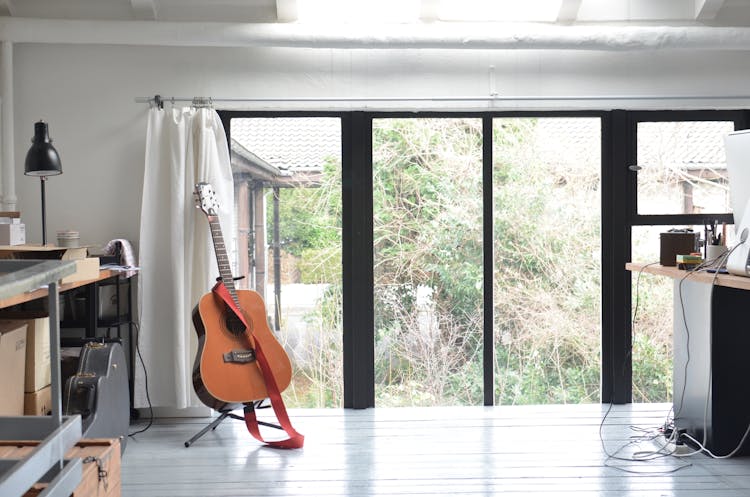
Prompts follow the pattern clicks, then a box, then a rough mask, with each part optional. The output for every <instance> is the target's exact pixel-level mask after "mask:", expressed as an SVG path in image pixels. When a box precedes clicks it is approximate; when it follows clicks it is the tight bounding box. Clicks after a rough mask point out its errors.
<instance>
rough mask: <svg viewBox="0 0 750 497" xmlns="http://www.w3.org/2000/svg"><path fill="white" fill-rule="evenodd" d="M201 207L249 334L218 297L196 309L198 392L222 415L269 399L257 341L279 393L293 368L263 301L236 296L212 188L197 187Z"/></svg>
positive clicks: (253, 295) (247, 294) (242, 293)
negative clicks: (239, 407)
mask: <svg viewBox="0 0 750 497" xmlns="http://www.w3.org/2000/svg"><path fill="white" fill-rule="evenodd" d="M194 195H195V201H196V206H197V207H198V208H199V209H200V210H201V211H203V213H204V214H206V216H207V218H208V224H209V227H210V229H211V238H212V240H213V245H214V252H215V254H216V261H217V262H218V266H219V277H220V280H221V283H223V284H224V286H225V287H226V289H227V291H228V292H229V294H230V295H231V298H232V301H233V302H234V304H235V305H236V306H237V307H238V308H239V310H240V311H241V313H242V315H243V317H244V320H245V322H246V323H247V324H248V328H246V327H245V325H244V324H243V323H242V321H241V320H240V319H239V318H238V317H237V315H236V314H235V313H234V312H233V311H232V310H231V309H230V308H229V306H228V305H227V303H226V302H224V301H223V300H222V299H221V298H219V297H218V296H217V295H216V293H215V292H209V293H207V294H205V295H204V296H203V297H201V299H200V301H199V302H198V305H196V306H195V309H193V325H194V326H195V330H196V332H197V333H198V352H197V355H196V358H195V363H194V365H193V387H194V388H195V393H196V394H197V395H198V398H199V399H200V400H201V401H202V402H203V403H204V404H206V405H207V406H208V407H211V408H212V409H215V410H217V411H220V410H222V409H225V408H230V409H231V408H232V407H231V404H244V403H248V402H253V401H258V400H263V399H265V398H267V397H268V392H267V390H266V382H265V381H264V378H263V373H262V372H261V369H260V365H259V364H258V361H257V360H256V355H255V349H256V341H259V342H260V343H259V346H260V347H261V348H262V350H263V353H264V355H265V357H266V360H267V361H268V365H269V367H270V369H271V371H272V372H273V376H274V378H275V380H276V384H277V386H278V389H279V392H282V391H284V390H285V389H286V388H287V387H288V386H289V383H290V382H291V380H292V365H291V362H290V361H289V356H287V354H286V351H285V350H284V347H283V346H282V345H281V344H280V343H279V342H278V340H277V339H276V337H275V336H274V334H273V333H272V332H271V330H270V328H269V327H268V321H267V319H266V306H265V303H264V302H263V298H262V297H261V296H260V295H259V294H258V292H255V291H253V290H236V289H235V287H234V278H233V277H232V270H231V268H230V265H229V257H228V256H227V251H226V246H225V245H224V238H223V236H222V234H221V224H220V223H219V216H218V214H217V208H218V202H217V200H216V194H215V193H214V191H213V188H212V187H211V185H210V184H208V183H198V184H197V185H195V192H194Z"/></svg>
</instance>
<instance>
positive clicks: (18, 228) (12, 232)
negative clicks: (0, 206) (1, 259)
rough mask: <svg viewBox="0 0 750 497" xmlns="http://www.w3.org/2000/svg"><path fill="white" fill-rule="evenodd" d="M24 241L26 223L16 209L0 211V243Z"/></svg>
mask: <svg viewBox="0 0 750 497" xmlns="http://www.w3.org/2000/svg"><path fill="white" fill-rule="evenodd" d="M24 243H26V225H25V224H23V223H22V222H21V213H20V212H18V211H0V245H23V244H24Z"/></svg>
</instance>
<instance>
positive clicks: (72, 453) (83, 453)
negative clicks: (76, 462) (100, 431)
mask: <svg viewBox="0 0 750 497" xmlns="http://www.w3.org/2000/svg"><path fill="white" fill-rule="evenodd" d="M36 445H38V442H36V441H28V440H10V441H7V440H3V441H0V459H21V458H23V457H26V456H27V455H29V454H30V453H31V451H32V450H33V449H34V447H35V446H36ZM120 458H121V455H120V441H119V440H118V439H116V438H113V439H109V438H91V439H83V440H81V441H80V442H78V443H77V444H76V445H75V447H73V448H72V449H70V450H69V451H68V453H67V454H65V459H82V460H83V461H84V462H83V470H82V475H81V482H80V483H79V484H78V486H77V487H76V489H75V490H74V491H73V493H72V494H71V497H120V495H122V485H121V478H120V466H121V460H120ZM46 487H47V485H46V484H45V483H35V484H34V485H33V486H32V487H31V488H30V489H29V490H27V491H26V493H25V494H24V497H36V496H38V495H39V494H40V493H41V492H42V491H43V490H44V489H45V488H46Z"/></svg>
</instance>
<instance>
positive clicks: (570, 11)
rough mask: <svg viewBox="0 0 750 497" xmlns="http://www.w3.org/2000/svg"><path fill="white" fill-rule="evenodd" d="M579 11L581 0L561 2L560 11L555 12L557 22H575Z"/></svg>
mask: <svg viewBox="0 0 750 497" xmlns="http://www.w3.org/2000/svg"><path fill="white" fill-rule="evenodd" d="M580 9H581V0H562V3H560V10H559V11H558V12H557V22H575V21H576V20H577V19H578V11H579V10H580Z"/></svg>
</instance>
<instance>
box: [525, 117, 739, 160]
mask: <svg viewBox="0 0 750 497" xmlns="http://www.w3.org/2000/svg"><path fill="white" fill-rule="evenodd" d="M599 126H600V125H599V120H598V119H596V118H540V119H539V122H538V125H537V127H536V131H537V133H538V134H540V135H541V136H540V138H543V139H540V140H538V141H537V143H539V144H541V145H542V146H543V150H542V153H544V152H548V154H549V156H550V157H549V159H551V160H554V155H555V154H559V151H560V150H561V149H560V148H559V146H561V145H563V142H564V143H565V144H567V145H568V146H569V148H575V147H588V148H589V149H590V147H597V148H598V147H599V140H600V133H599ZM732 131H734V125H733V123H732V122H727V121H681V122H641V123H639V124H638V138H639V140H638V165H640V166H644V167H645V166H648V165H662V166H666V165H671V166H672V167H674V168H677V169H680V168H684V169H703V168H706V169H708V168H711V169H725V168H726V164H725V162H726V156H725V154H724V136H726V135H727V134H729V133H731V132H732Z"/></svg>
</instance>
